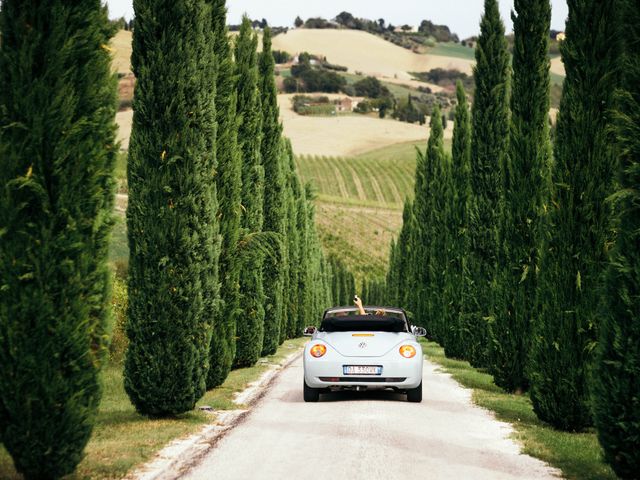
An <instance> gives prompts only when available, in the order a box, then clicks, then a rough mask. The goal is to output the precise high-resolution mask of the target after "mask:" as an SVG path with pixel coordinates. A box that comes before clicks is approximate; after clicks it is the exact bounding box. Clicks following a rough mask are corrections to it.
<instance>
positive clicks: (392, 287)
mask: <svg viewBox="0 0 640 480" xmlns="http://www.w3.org/2000/svg"><path fill="white" fill-rule="evenodd" d="M386 283H387V290H388V292H387V297H388V299H389V304H390V305H396V304H397V298H398V254H397V248H396V239H395V238H392V239H391V247H390V248H389V270H388V271H387V278H386Z"/></svg>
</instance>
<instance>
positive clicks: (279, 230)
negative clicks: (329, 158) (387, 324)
mask: <svg viewBox="0 0 640 480" xmlns="http://www.w3.org/2000/svg"><path fill="white" fill-rule="evenodd" d="M258 68H259V72H260V81H259V86H260V95H261V98H262V141H261V145H260V155H261V158H262V164H263V166H264V173H265V190H264V227H263V230H264V231H268V232H274V233H276V234H279V235H281V237H282V241H283V242H285V234H286V218H287V216H286V176H285V168H284V165H283V155H282V145H281V136H282V126H281V125H280V120H279V109H278V98H277V90H276V83H275V76H274V71H275V70H274V69H275V61H274V59H273V54H272V52H271V29H270V28H269V27H267V28H265V29H264V33H263V37H262V52H261V54H260V58H259V61H258ZM283 250H284V249H283ZM280 257H281V258H280V259H278V258H276V257H274V256H271V257H267V258H266V259H265V262H264V286H265V294H266V296H267V302H266V305H265V320H264V344H263V347H262V353H263V354H264V355H271V354H273V353H275V351H276V349H277V348H278V344H279V341H280V325H281V321H282V318H283V315H284V301H283V295H284V291H283V287H284V273H285V265H284V261H283V260H286V258H285V257H284V255H280Z"/></svg>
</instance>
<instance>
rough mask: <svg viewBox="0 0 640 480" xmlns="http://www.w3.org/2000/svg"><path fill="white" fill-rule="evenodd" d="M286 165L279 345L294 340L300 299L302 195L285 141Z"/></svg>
mask: <svg viewBox="0 0 640 480" xmlns="http://www.w3.org/2000/svg"><path fill="white" fill-rule="evenodd" d="M283 150H284V153H285V155H286V159H285V160H286V163H287V173H288V175H287V177H288V178H287V192H288V195H287V261H286V264H287V266H288V269H287V272H286V273H287V282H286V288H285V299H286V312H287V315H286V317H285V318H286V324H285V325H284V327H285V328H283V329H282V332H283V334H281V336H280V340H281V341H280V343H282V342H283V341H284V339H285V338H295V336H296V326H297V318H298V315H299V313H300V308H299V307H300V299H299V298H298V297H299V291H298V275H299V273H298V272H299V265H300V258H299V256H300V251H299V250H300V241H301V239H300V233H301V232H300V231H299V230H298V207H299V201H300V195H301V194H302V190H301V188H302V187H301V185H300V179H299V178H298V174H297V172H296V164H295V160H294V156H293V150H292V148H291V142H289V140H286V141H285V148H284V149H283Z"/></svg>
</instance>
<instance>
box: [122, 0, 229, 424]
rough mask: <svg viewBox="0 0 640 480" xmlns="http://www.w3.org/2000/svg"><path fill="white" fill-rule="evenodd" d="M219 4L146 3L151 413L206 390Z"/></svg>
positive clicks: (140, 350) (137, 280) (135, 205)
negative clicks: (213, 27) (215, 8)
mask: <svg viewBox="0 0 640 480" xmlns="http://www.w3.org/2000/svg"><path fill="white" fill-rule="evenodd" d="M209 12H210V10H209V8H208V6H207V4H206V3H205V2H204V1H197V2H186V1H175V2H171V3H169V4H163V5H162V6H160V5H158V4H157V2H153V1H148V0H138V1H137V2H136V29H135V31H134V33H133V54H132V57H131V60H132V65H133V72H134V74H135V76H136V89H135V101H134V115H133V130H132V135H131V143H130V146H129V164H128V172H127V173H128V185H129V206H128V209H127V227H128V234H129V248H130V257H129V309H128V324H127V335H128V337H129V349H128V351H127V356H126V361H125V389H126V391H127V393H128V395H129V398H130V399H131V401H132V403H133V404H134V406H135V407H136V409H137V410H138V411H139V412H141V413H143V414H146V415H150V416H166V415H175V414H178V413H181V412H185V411H188V410H191V409H193V408H194V406H195V403H196V401H197V400H198V399H199V398H200V397H201V396H202V395H203V394H204V392H205V390H206V376H207V370H208V357H209V344H210V341H211V325H212V321H213V313H214V306H215V304H216V299H217V294H218V292H217V241H216V238H217V221H216V215H215V212H216V211H217V205H216V190H215V180H214V178H213V172H214V170H215V167H216V165H215V108H214V99H215V88H214V87H213V86H212V79H213V78H214V61H213V50H212V48H211V47H210V45H211V44H212V35H211V33H210V28H209V26H210V23H211V20H210V15H209ZM177 39H180V41H177ZM159 332H162V334H161V335H160V334H159Z"/></svg>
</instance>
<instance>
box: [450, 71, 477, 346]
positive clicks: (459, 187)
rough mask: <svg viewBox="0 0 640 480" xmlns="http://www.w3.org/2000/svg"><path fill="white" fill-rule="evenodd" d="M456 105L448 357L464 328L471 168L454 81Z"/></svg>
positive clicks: (465, 112) (460, 90)
mask: <svg viewBox="0 0 640 480" xmlns="http://www.w3.org/2000/svg"><path fill="white" fill-rule="evenodd" d="M456 97H457V100H458V102H457V105H456V110H455V123H454V127H453V146H452V166H451V186H452V190H453V195H452V198H451V200H452V203H451V205H450V210H449V216H448V218H449V222H448V228H449V231H450V233H451V242H450V245H451V255H450V259H449V262H448V268H447V287H446V291H447V298H448V299H449V302H450V305H449V306H448V307H447V314H446V319H447V325H446V326H445V328H444V332H443V334H444V338H445V342H444V344H445V353H446V355H447V356H448V357H453V358H461V357H463V356H464V345H465V342H464V340H465V336H466V334H465V332H463V331H462V325H461V317H462V315H463V314H464V310H463V308H464V295H465V294H466V288H465V282H466V281H467V263H468V258H467V255H468V251H469V238H468V234H467V229H468V225H469V213H468V211H469V197H470V194H471V190H470V178H469V172H470V169H471V116H470V114H469V105H468V103H467V96H466V94H465V91H464V87H463V86H462V82H461V81H458V84H457V86H456Z"/></svg>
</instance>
